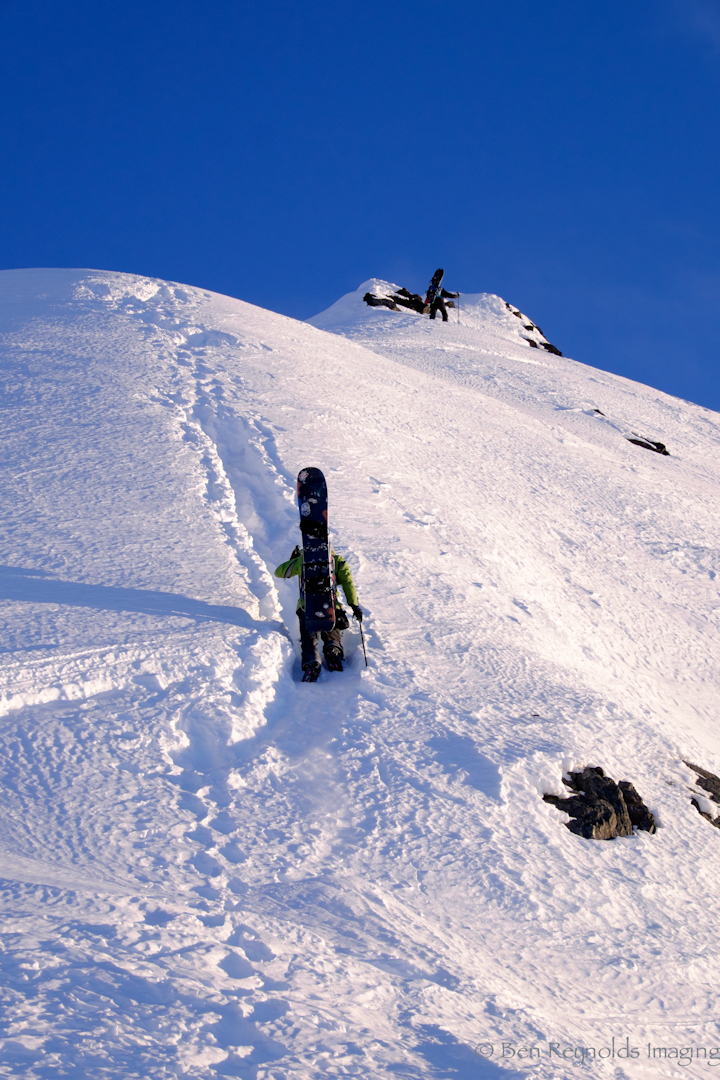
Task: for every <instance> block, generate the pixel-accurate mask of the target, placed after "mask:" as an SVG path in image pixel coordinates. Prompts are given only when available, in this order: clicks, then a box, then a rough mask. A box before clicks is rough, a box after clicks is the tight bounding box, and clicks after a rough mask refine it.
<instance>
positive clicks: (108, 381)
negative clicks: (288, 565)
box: [0, 270, 720, 1080]
mask: <svg viewBox="0 0 720 1080" xmlns="http://www.w3.org/2000/svg"><path fill="white" fill-rule="evenodd" d="M373 284H379V285H381V286H384V285H388V283H382V282H380V283H373V282H371V283H365V284H364V285H363V286H361V288H360V290H358V292H357V293H352V294H349V296H348V297H345V298H343V299H342V300H341V301H339V302H338V303H337V304H335V305H333V307H332V308H330V309H329V310H328V311H327V312H325V313H323V314H322V315H320V316H317V317H316V318H315V319H314V320H312V322H313V323H314V324H315V325H307V324H302V323H298V322H296V321H294V320H292V319H288V318H285V317H283V316H280V315H277V314H274V313H271V312H267V311H263V310H260V309H258V308H254V307H252V306H250V305H248V304H245V303H242V302H241V301H238V300H233V299H230V298H228V297H222V296H217V295H214V294H211V293H208V292H204V291H203V290H200V289H195V288H190V287H186V286H182V285H176V284H173V283H169V282H162V281H155V280H149V279H146V278H140V277H136V276H132V275H126V274H114V273H106V272H94V271H70V270H33V271H12V272H4V273H2V274H0V335H1V337H0V364H1V367H2V380H3V395H2V411H3V420H4V427H3V442H2V455H3V461H2V465H3V468H2V471H1V472H0V489H1V497H2V539H1V543H2V557H1V558H0V601H1V602H2V614H3V620H2V628H3V629H2V645H1V647H2V653H1V654H0V660H1V664H0V718H1V723H0V770H1V778H2V783H1V784H0V813H1V814H2V822H3V844H2V852H1V853H0V860H1V861H0V869H1V875H2V899H3V913H4V935H3V949H4V964H3V976H2V983H1V985H0V1000H2V1005H3V1008H2V1011H1V1012H0V1039H1V1046H2V1054H1V1060H2V1065H3V1068H4V1070H5V1071H6V1072H8V1074H9V1075H11V1074H13V1073H20V1072H22V1074H23V1075H24V1076H26V1077H29V1078H32V1077H50V1076H53V1077H54V1076H79V1075H93V1076H94V1077H136V1076H137V1077H141V1076H142V1077H146V1076H153V1077H185V1076H191V1077H202V1078H211V1077H216V1076H218V1077H219V1076H237V1077H242V1078H251V1077H252V1078H255V1077H258V1078H260V1077H262V1078H268V1080H269V1078H271V1077H272V1078H274V1080H281V1078H285V1077H287V1078H290V1077H292V1078H296V1077H297V1078H298V1080H299V1078H307V1080H310V1078H313V1080H314V1078H317V1077H323V1076H328V1077H329V1076H348V1077H354V1076H356V1077H363V1078H367V1077H386V1076H387V1077H391V1076H392V1077H395V1076H400V1077H408V1078H421V1077H427V1078H451V1077H460V1078H466V1077H473V1078H475V1077H493V1076H500V1075H502V1074H505V1073H506V1072H509V1073H510V1074H511V1075H512V1074H517V1075H519V1074H520V1073H521V1072H522V1071H523V1070H524V1068H525V1067H526V1066H528V1065H531V1066H532V1067H533V1069H534V1071H535V1073H536V1074H539V1075H541V1076H544V1077H548V1078H549V1077H558V1076H574V1075H577V1070H576V1065H577V1063H578V1062H580V1063H582V1065H583V1067H584V1069H585V1071H586V1072H587V1073H589V1074H590V1075H598V1076H599V1075H606V1071H607V1065H606V1059H608V1058H611V1061H610V1064H611V1066H612V1067H613V1068H614V1075H615V1076H624V1075H632V1076H645V1075H647V1076H648V1077H649V1076H651V1075H652V1076H657V1075H659V1074H660V1073H661V1072H666V1073H667V1074H673V1075H674V1074H675V1072H677V1073H678V1075H680V1074H681V1072H682V1067H683V1066H684V1065H686V1064H687V1063H688V1058H687V1054H688V1052H689V1051H692V1054H691V1059H690V1060H692V1062H693V1063H695V1062H698V1061H699V1062H700V1063H704V1062H706V1061H708V1060H711V1058H710V1055H711V1052H712V1051H713V1048H718V1047H720V1031H719V1030H718V1020H717V1005H718V994H717V990H716V987H717V985H718V975H719V972H718V964H717V946H716V942H717V939H718V936H719V934H720V925H719V919H718V916H717V915H716V914H715V913H714V908H713V905H712V903H710V902H709V898H710V897H711V896H712V895H713V891H714V885H715V881H716V877H717V870H718V865H719V863H720V831H718V830H717V829H715V828H714V827H713V826H712V824H710V823H709V822H708V821H707V820H705V819H703V817H701V815H700V814H699V813H698V812H697V809H696V807H695V806H693V805H692V802H691V800H692V798H693V791H695V790H697V789H696V784H695V780H696V777H695V775H694V774H693V773H692V772H691V771H690V770H689V769H688V768H687V767H686V766H685V765H684V764H683V761H684V760H688V761H692V762H696V763H697V764H698V765H699V766H701V767H703V768H705V769H709V770H711V771H712V772H714V773H718V772H719V771H720V738H719V736H718V724H717V700H718V681H719V676H718V670H717V669H718V665H717V658H718V655H720V625H719V622H720V619H719V613H720V598H719V596H718V579H717V572H718V561H719V560H718V540H717V537H718V526H719V524H720V520H719V519H720V483H719V480H720V476H719V471H720V466H719V464H718V459H719V456H718V449H719V447H720V423H719V420H720V418H719V417H718V416H717V414H715V413H712V412H711V411H709V410H707V409H703V408H700V407H698V406H695V405H692V404H689V403H687V402H683V401H679V400H677V399H675V398H671V397H669V396H667V395H665V394H662V393H660V392H659V391H656V390H653V389H651V388H649V387H645V386H640V385H638V384H635V383H632V382H629V381H627V380H624V379H621V378H618V377H616V376H613V375H609V374H607V373H605V372H602V371H598V370H595V369H592V368H589V367H586V366H584V365H582V364H581V363H578V362H576V361H574V360H569V359H566V358H563V357H558V356H554V355H552V354H550V353H547V352H545V351H544V350H542V349H541V348H537V347H533V345H532V344H531V342H530V341H529V340H528V338H529V337H533V336H534V338H535V340H536V344H537V343H538V342H539V341H540V337H542V332H541V331H539V330H538V328H537V327H535V331H536V332H535V333H533V332H531V331H528V330H527V329H526V326H525V324H524V323H523V321H522V319H519V318H518V317H517V316H516V315H514V314H513V311H512V310H511V309H510V308H508V307H507V306H506V304H505V301H504V300H501V299H500V298H499V297H494V296H491V295H488V294H478V295H476V296H473V297H463V299H462V308H461V320H462V322H461V324H460V325H457V323H454V322H452V321H451V322H449V323H447V324H443V323H441V322H439V321H436V322H433V323H431V322H429V321H428V320H427V319H422V318H421V317H419V316H416V315H414V314H412V313H407V314H404V313H402V314H401V313H397V312H393V311H388V310H387V309H383V308H379V309H378V308H376V309H368V308H366V307H365V305H363V303H362V295H363V293H364V292H365V291H367V289H368V287H370V286H371V285H373ZM454 314H455V315H456V314H457V313H454ZM452 319H453V314H451V320H452ZM538 334H539V335H540V337H538ZM551 340H552V338H551ZM558 344H559V345H560V347H561V348H562V342H558ZM634 434H635V435H638V434H639V435H640V436H641V437H642V438H644V439H646V440H647V439H650V440H657V441H660V442H662V443H663V444H666V445H667V448H668V450H669V453H670V456H668V457H662V456H660V455H658V454H654V453H651V452H649V450H648V449H646V448H643V447H641V446H638V445H635V444H632V443H630V442H629V441H628V439H629V438H630V437H632V436H633V435H634ZM306 465H317V466H319V467H320V468H322V469H323V471H324V472H325V475H326V477H327V479H328V486H329V493H330V506H331V532H332V534H333V540H334V543H335V546H336V547H337V549H338V550H341V551H342V552H343V554H345V556H346V557H347V558H348V560H349V562H350V564H351V566H352V569H353V572H354V575H355V579H356V583H357V586H358V591H359V595H360V602H361V604H362V606H363V608H364V609H365V611H366V613H367V617H366V623H365V626H366V629H367V636H368V647H369V655H370V667H369V668H367V669H365V668H364V666H363V665H362V659H361V656H360V654H358V653H357V652H356V653H354V654H352V656H351V657H350V659H349V662H348V664H347V667H346V671H345V672H343V673H342V674H336V675H330V674H329V673H327V672H323V675H322V676H321V681H320V682H319V683H318V684H317V685H315V686H311V687H308V686H305V685H302V684H301V683H300V682H299V671H298V662H297V658H296V652H295V648H294V645H293V635H294V633H295V623H294V607H295V591H294V590H295V586H294V585H293V584H291V583H285V582H279V581H277V580H276V579H273V577H272V571H273V568H274V567H275V565H277V564H278V563H279V562H281V561H282V560H283V559H285V558H287V556H288V554H289V551H290V549H291V547H292V546H293V545H294V543H296V542H297V539H298V537H299V533H298V530H297V511H296V507H295V502H294V480H295V476H296V474H297V472H298V470H299V469H300V468H302V467H303V466H306ZM586 765H595V766H600V767H602V768H604V769H606V771H607V772H608V773H609V774H610V775H611V776H613V777H615V778H616V779H621V780H624V781H629V782H631V783H632V784H634V785H635V787H636V788H637V790H638V792H639V793H640V795H641V796H642V798H643V799H644V800H645V802H646V804H647V806H648V808H649V809H650V811H651V812H652V814H653V815H654V817H655V820H656V822H657V825H658V829H657V832H656V833H655V834H649V833H638V834H637V835H633V836H629V837H627V838H624V839H618V840H614V841H610V842H593V841H587V840H583V839H582V838H580V837H578V836H574V835H572V834H571V833H570V832H569V831H568V830H567V829H566V828H565V827H564V825H563V821H564V820H566V818H565V815H563V814H561V813H559V812H558V810H557V809H556V808H555V807H554V806H552V805H549V804H548V803H546V802H544V801H543V798H542V796H543V794H555V795H562V794H564V793H565V792H564V788H563V784H562V776H563V773H567V772H568V771H569V770H573V769H576V770H577V769H580V770H581V769H582V768H583V767H584V766H586ZM695 798H696V801H697V798H698V797H697V795H696V796H695ZM706 801H707V800H706ZM699 805H701V807H702V806H703V805H704V804H702V803H700V804H699ZM613 1040H614V1041H613ZM623 1047H626V1048H627V1053H622V1052H621V1050H622V1049H623ZM604 1049H608V1053H607V1054H604V1053H601V1051H603V1050H604ZM630 1050H637V1054H631V1053H630ZM656 1050H658V1051H664V1053H661V1052H658V1053H655V1051H656ZM701 1050H704V1052H705V1054H706V1057H705V1058H703V1057H702V1054H701V1053H700V1051H701ZM681 1051H682V1052H683V1053H684V1054H685V1058H684V1059H683V1057H682V1054H681ZM718 1052H720V1051H717V1049H716V1053H715V1055H714V1056H715V1058H717V1053H718ZM611 1054H612V1055H614V1056H612V1057H611Z"/></svg>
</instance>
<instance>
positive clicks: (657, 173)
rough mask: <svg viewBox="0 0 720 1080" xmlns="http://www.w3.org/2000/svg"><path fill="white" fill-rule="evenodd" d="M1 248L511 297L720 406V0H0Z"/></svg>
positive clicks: (558, 335) (49, 259)
mask: <svg viewBox="0 0 720 1080" xmlns="http://www.w3.org/2000/svg"><path fill="white" fill-rule="evenodd" d="M0 86H1V87H2V94H1V100H0V108H1V109H2V116H1V117H0V144H1V145H0V153H1V155H2V162H3V165H2V172H1V174H0V267H2V268H14V267H23V266H89V267H99V268H103V269H110V270H127V271H132V272H135V273H141V274H151V275H155V276H158V277H165V278H172V279H174V280H178V281H183V282H188V283H190V284H194V285H200V286H204V287H206V288H210V289H214V290H217V291H219V292H223V293H229V294H231V295H233V296H238V297H241V298H242V299H244V300H249V301H251V302H252V303H255V304H260V305H262V306H264V307H269V308H273V309H274V310H276V311H281V312H284V313H286V314H289V315H293V316H296V317H298V318H307V317H308V316H310V315H313V314H315V313H316V312H317V311H320V310H322V309H323V308H324V307H327V306H328V305H329V304H330V303H331V302H332V301H333V300H335V299H336V298H337V297H338V296H339V295H341V294H342V293H344V292H347V291H349V290H350V289H354V288H356V287H357V286H358V285H359V284H360V282H362V281H363V280H365V279H366V278H368V277H372V276H378V277H387V278H390V279H392V280H395V281H396V282H398V283H400V284H405V285H407V286H409V287H412V288H417V289H421V288H424V287H425V285H426V284H427V280H428V278H429V277H430V275H431V273H432V272H433V270H434V269H435V267H436V266H438V265H443V266H444V267H445V269H446V284H447V286H448V288H458V289H461V290H463V291H465V292H480V291H488V292H497V293H500V295H502V296H503V297H505V299H507V300H509V301H511V302H512V303H513V304H516V305H517V306H519V307H520V308H521V309H522V310H523V311H524V312H525V313H526V314H528V315H529V316H530V317H531V318H532V319H534V320H535V321H536V322H538V323H539V324H540V325H541V326H542V327H543V329H544V330H545V332H546V334H547V336H548V337H549V338H550V340H552V341H554V342H555V343H556V344H557V345H558V346H559V347H560V348H561V349H562V350H563V352H565V353H566V354H567V355H570V356H573V357H575V358H576V359H579V360H583V361H585V362H587V363H590V364H595V365H597V366H599V367H603V368H605V369H609V370H612V371H616V372H619V373H621V374H624V375H627V376H629V377H630V378H633V379H639V380H641V381H643V382H647V383H651V384H652V385H655V386H658V387H660V388H662V389H664V390H667V391H669V392H671V393H674V394H678V395H680V396H681V397H685V398H689V399H690V400H693V401H697V402H699V403H701V404H704V405H708V406H710V407H712V408H714V409H718V410H720V364H719V363H718V354H719V353H720V265H719V263H720V217H719V213H718V195H719V191H718V179H719V172H720V140H719V139H718V114H719V111H720V110H719V108H718V106H719V104H720V103H719V102H718V97H719V96H720V0H587V2H582V3H581V2H578V0H542V2H538V0H515V2H512V0H507V2H504V3H501V2H499V0H493V2H489V0H458V2H453V0H447V2H445V3H430V2H428V0H416V2H414V3H410V4H377V3H353V2H350V3H338V2H337V0H332V2H330V0H319V2H313V0H309V2H306V3H298V2H297V0H292V2H290V0H272V2H270V3H258V2H257V0H255V2H254V3H249V2H247V0H212V2H210V3H198V0H143V2H142V3H140V2H138V0H122V2H121V3H116V4H110V3H98V2H97V0H93V2H92V3H90V2H85V0H66V2H63V3H60V2H59V0H58V2H54V0H4V2H3V4H2V7H1V9H0Z"/></svg>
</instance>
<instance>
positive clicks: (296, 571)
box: [275, 547, 363, 682]
mask: <svg viewBox="0 0 720 1080" xmlns="http://www.w3.org/2000/svg"><path fill="white" fill-rule="evenodd" d="M332 556H333V560H334V562H335V581H336V582H337V583H338V584H339V585H342V588H343V592H344V593H345V599H346V600H347V602H348V604H349V605H350V608H351V610H352V613H353V615H354V616H355V618H356V619H357V620H358V622H362V617H363V613H362V608H361V607H360V605H359V604H358V596H357V591H356V589H355V582H354V581H353V576H352V571H351V570H350V567H349V566H348V564H347V561H346V560H345V559H344V558H343V557H342V555H337V554H336V553H335V552H334V551H333V552H332ZM302 565H303V553H302V550H301V549H300V548H299V547H296V548H295V550H294V551H293V553H292V555H291V556H290V558H289V559H288V561H287V562H284V563H280V565H279V566H278V568H277V569H276V571H275V577H279V578H291V577H295V576H296V575H297V576H298V577H299V579H300V582H299V584H300V599H299V600H298V605H297V617H298V622H299V624H300V647H301V660H300V662H301V664H302V669H303V682H315V680H316V679H317V677H318V675H319V674H320V667H321V665H320V662H319V660H318V658H317V646H318V638H319V637H322V641H323V654H324V656H325V662H326V664H327V666H328V668H329V669H330V671H342V669H343V667H342V662H343V648H342V644H341V641H342V631H343V630H346V629H347V627H348V625H349V623H348V620H347V615H346V614H345V609H344V608H343V606H342V604H340V603H338V602H337V598H336V608H335V611H336V615H335V626H334V627H333V629H332V630H329V631H326V630H323V631H322V633H321V634H318V633H317V632H315V633H310V631H309V630H308V629H307V627H306V626H305V597H304V595H303V581H302V573H301V571H302Z"/></svg>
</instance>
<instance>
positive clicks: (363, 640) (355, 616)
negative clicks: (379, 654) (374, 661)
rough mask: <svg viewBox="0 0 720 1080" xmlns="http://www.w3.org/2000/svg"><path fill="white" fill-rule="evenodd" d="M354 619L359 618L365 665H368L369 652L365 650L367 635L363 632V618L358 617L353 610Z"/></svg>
mask: <svg viewBox="0 0 720 1080" xmlns="http://www.w3.org/2000/svg"><path fill="white" fill-rule="evenodd" d="M353 619H357V624H358V627H359V628H360V641H361V642H362V647H363V656H364V657H365V667H367V666H368V662H367V653H366V652H365V635H364V634H363V632H362V620H361V619H358V617H357V615H356V614H355V612H353Z"/></svg>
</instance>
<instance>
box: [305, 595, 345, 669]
mask: <svg viewBox="0 0 720 1080" xmlns="http://www.w3.org/2000/svg"><path fill="white" fill-rule="evenodd" d="M297 617H298V622H299V623H300V649H301V659H300V663H301V665H302V667H303V668H306V667H307V666H308V664H312V663H315V662H316V661H317V659H318V650H317V646H318V638H322V642H323V653H324V655H325V656H327V654H328V653H329V652H330V653H331V652H336V653H339V654H340V659H341V660H342V658H343V647H342V644H341V642H342V630H339V629H338V627H337V626H335V627H334V628H333V629H332V630H329V631H327V630H322V631H318V630H316V631H315V632H314V633H312V634H311V633H310V631H309V630H308V629H307V627H306V626H305V612H304V611H303V610H302V608H300V609H299V610H298V613H297Z"/></svg>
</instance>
